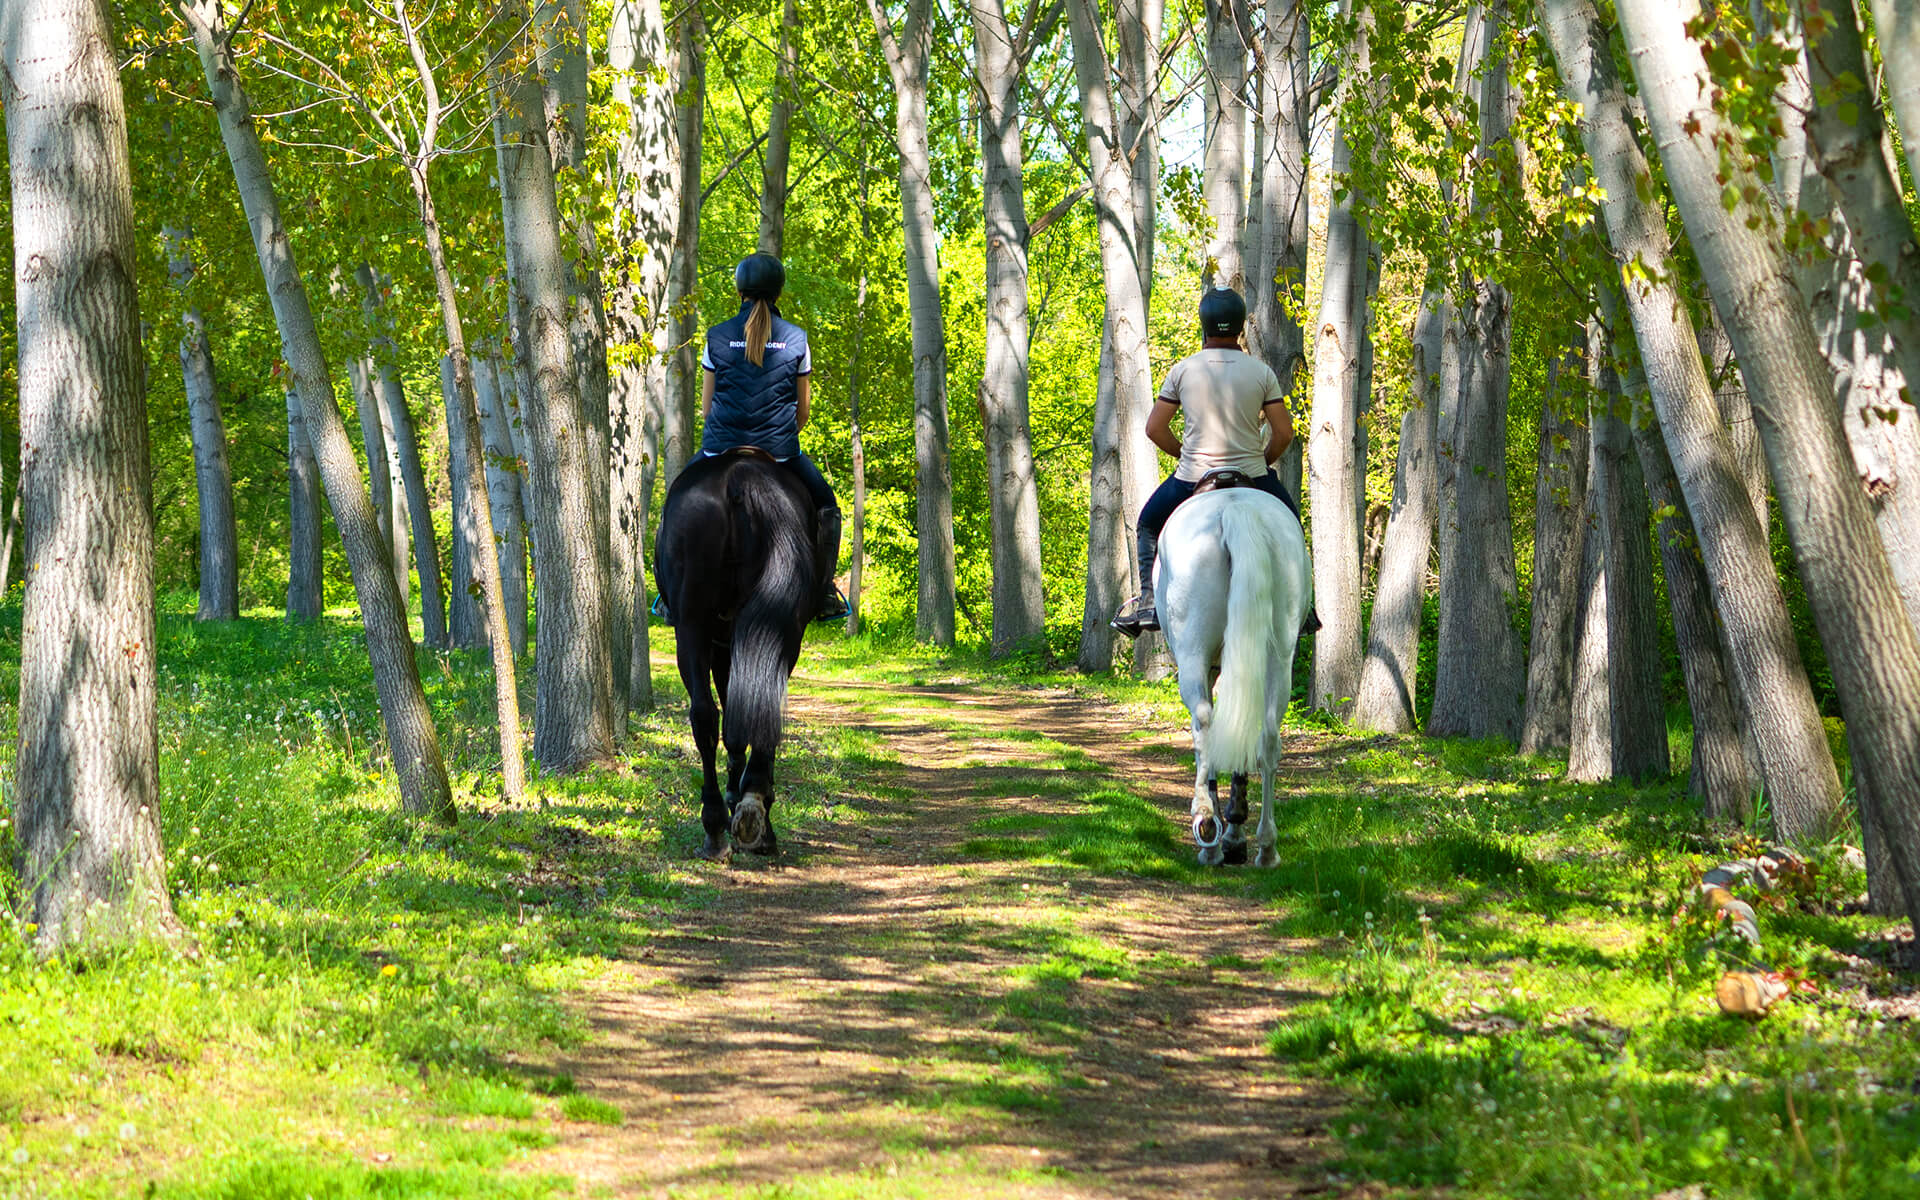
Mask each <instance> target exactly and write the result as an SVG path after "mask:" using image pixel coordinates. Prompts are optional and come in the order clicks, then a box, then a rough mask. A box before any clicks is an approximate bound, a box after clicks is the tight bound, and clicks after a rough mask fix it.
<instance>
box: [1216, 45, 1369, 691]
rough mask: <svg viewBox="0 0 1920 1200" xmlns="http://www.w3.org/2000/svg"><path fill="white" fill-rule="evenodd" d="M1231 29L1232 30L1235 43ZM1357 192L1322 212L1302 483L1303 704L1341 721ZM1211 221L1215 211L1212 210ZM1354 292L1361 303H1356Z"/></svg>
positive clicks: (1351, 602) (1348, 682) (1354, 659)
mask: <svg viewBox="0 0 1920 1200" xmlns="http://www.w3.org/2000/svg"><path fill="white" fill-rule="evenodd" d="M1370 24H1371V22H1370V21H1368V20H1367V14H1364V13H1363V15H1362V17H1361V23H1360V26H1359V28H1358V29H1357V30H1356V32H1355V35H1354V40H1353V43H1352V44H1351V45H1350V46H1349V47H1348V49H1347V59H1346V62H1345V63H1344V64H1343V68H1344V69H1343V73H1342V80H1343V83H1342V86H1343V92H1342V99H1343V101H1344V100H1348V99H1351V97H1352V90H1353V89H1355V88H1358V87H1361V86H1363V85H1364V82H1365V81H1366V79H1367V75H1368V73H1369V71H1370V70H1371V69H1372V64H1371V61H1370V59H1369V56H1368V52H1367V36H1368V32H1369V26H1370ZM1238 37H1239V35H1238V33H1237V32H1235V33H1234V38H1235V41H1236V42H1237V41H1238ZM1349 112H1351V109H1346V108H1342V110H1341V113H1340V120H1339V123H1338V124H1337V125H1336V126H1335V128H1334V132H1333V162H1332V169H1333V178H1334V181H1335V183H1334V186H1335V187H1336V188H1339V187H1342V186H1345V183H1346V180H1347V177H1348V173H1349V171H1350V170H1351V168H1352V163H1353V156H1352V153H1351V151H1350V150H1349V149H1348V145H1347V128H1346V126H1347V121H1348V113H1349ZM1359 203H1360V195H1359V193H1358V192H1357V191H1355V190H1353V189H1352V188H1350V187H1349V188H1348V190H1347V192H1346V194H1345V195H1344V196H1343V197H1338V198H1336V199H1335V200H1334V202H1333V208H1332V210H1331V211H1330V212H1329V213H1328V214H1327V248H1326V257H1325V267H1324V273H1323V275H1322V277H1321V278H1322V282H1321V289H1320V313H1319V318H1318V320H1317V321H1316V322H1315V332H1314V349H1313V408H1312V412H1311V417H1310V420H1309V423H1308V430H1307V451H1306V455H1307V486H1308V489H1309V493H1308V494H1309V497H1310V503H1311V504H1312V508H1313V599H1314V605H1315V607H1316V608H1317V609H1318V610H1319V613H1320V622H1321V626H1320V632H1319V633H1318V634H1316V635H1315V637H1314V642H1313V684H1312V687H1311V688H1310V690H1309V693H1308V696H1309V703H1311V704H1312V705H1313V707H1315V708H1320V709H1325V710H1326V711H1328V712H1330V713H1333V714H1334V715H1335V716H1339V717H1345V716H1346V715H1348V713H1349V712H1350V711H1351V709H1352V705H1353V698H1354V696H1356V695H1357V694H1358V693H1359V691H1360V667H1361V662H1362V658H1361V622H1360V578H1361V573H1360V528H1361V515H1360V513H1359V511H1358V510H1357V507H1356V505H1355V502H1354V497H1355V495H1356V494H1357V493H1359V492H1361V491H1363V487H1364V479H1365V474H1364V471H1363V469H1362V465H1361V463H1360V462H1359V461H1358V460H1357V455H1356V449H1357V446H1358V442H1357V441H1356V438H1357V436H1358V431H1359V427H1360V409H1361V404H1362V399H1361V397H1362V394H1363V393H1362V390H1361V389H1362V383H1361V378H1360V376H1361V362H1362V358H1363V356H1364V351H1363V347H1362V345H1361V342H1362V339H1363V336H1364V334H1363V331H1364V329H1365V324H1366V306H1365V294H1366V287H1367V276H1368V264H1367V257H1368V256H1367V242H1366V238H1365V236H1364V235H1363V234H1362V233H1361V231H1360V220H1359V215H1358V212H1357V211H1356V208H1357V205H1358V204H1359ZM1216 215H1217V214H1216ZM1356 292H1357V293H1358V294H1359V296H1360V298H1361V303H1360V304H1359V305H1358V306H1357V307H1358V310H1359V311H1358V312H1356V305H1355V303H1354V300H1355V295H1356Z"/></svg>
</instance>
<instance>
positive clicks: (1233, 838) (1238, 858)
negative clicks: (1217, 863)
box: [1213, 772, 1247, 867]
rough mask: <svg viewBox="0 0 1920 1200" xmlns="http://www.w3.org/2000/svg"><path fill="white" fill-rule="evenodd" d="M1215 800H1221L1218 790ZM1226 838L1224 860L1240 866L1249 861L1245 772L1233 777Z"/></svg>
mask: <svg viewBox="0 0 1920 1200" xmlns="http://www.w3.org/2000/svg"><path fill="white" fill-rule="evenodd" d="M1213 798H1214V802H1215V803H1216V804H1217V803H1219V800H1220V793H1219V791H1218V790H1216V791H1215V792H1214V796H1213ZM1225 821H1226V824H1227V833H1226V840H1225V841H1224V842H1223V843H1222V846H1223V849H1224V851H1225V857H1224V859H1223V861H1224V862H1225V863H1226V864H1227V865H1228V866H1230V867H1232V866H1239V865H1240V864H1241V863H1244V862H1246V861H1247V777H1246V774H1245V773H1244V772H1243V773H1241V774H1238V775H1235V776H1234V777H1233V784H1232V788H1231V790H1230V791H1229V792H1228V793H1227V812H1226V817H1225Z"/></svg>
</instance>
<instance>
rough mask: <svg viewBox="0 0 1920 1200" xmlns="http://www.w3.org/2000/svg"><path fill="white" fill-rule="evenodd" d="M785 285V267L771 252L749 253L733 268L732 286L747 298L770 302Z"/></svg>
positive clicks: (776, 297)
mask: <svg viewBox="0 0 1920 1200" xmlns="http://www.w3.org/2000/svg"><path fill="white" fill-rule="evenodd" d="M786 286H787V269H786V268H785V267H783V266H781V265H780V260H779V259H777V258H775V257H774V256H773V255H771V254H749V255H747V256H746V257H745V258H743V259H741V260H740V265H739V266H737V267H735V268H734V269H733V287H734V290H735V291H737V292H739V293H740V294H741V295H742V296H744V297H746V298H747V299H748V300H766V301H768V302H772V301H774V300H778V299H779V298H780V292H781V290H782V289H783V288H785V287H786Z"/></svg>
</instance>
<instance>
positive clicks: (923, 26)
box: [867, 0, 1117, 646]
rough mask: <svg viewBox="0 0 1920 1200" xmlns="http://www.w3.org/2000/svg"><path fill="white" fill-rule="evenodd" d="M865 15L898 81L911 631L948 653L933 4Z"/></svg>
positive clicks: (950, 620)
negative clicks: (909, 386) (908, 390)
mask: <svg viewBox="0 0 1920 1200" xmlns="http://www.w3.org/2000/svg"><path fill="white" fill-rule="evenodd" d="M867 8H868V9H869V10H870V11H871V12H872V14H873V23H874V27H875V28H876V29H877V30H878V31H879V34H880V48H881V51H882V52H883V53H884V54H885V55H886V60H887V71H888V73H889V74H890V75H891V76H892V79H893V92H894V106H895V107H894V140H895V142H896V143H897V145H898V147H899V151H900V210H901V224H902V228H903V229H904V231H905V236H906V255H907V307H908V310H909V312H910V313H911V315H912V322H913V446H914V479H915V481H916V482H915V497H914V532H915V534H916V535H917V537H918V542H919V560H920V561H919V572H918V575H919V605H918V607H917V608H916V609H915V615H914V631H915V633H916V635H917V636H918V637H919V638H920V639H921V640H922V641H929V642H933V643H934V644H935V645H940V646H951V645H952V644H953V636H954V558H953V473H952V467H951V465H950V462H949V450H948V433H947V333H946V318H945V316H944V315H943V313H942V311H941V306H940V259H939V242H938V239H937V238H936V236H935V234H934V228H933V177H932V164H931V162H930V160H929V157H928V151H927V83H928V74H929V71H930V69H931V65H932V59H933V0H907V19H906V23H905V24H904V25H903V26H901V27H900V29H899V30H898V31H896V30H895V28H894V25H893V20H892V18H890V17H889V16H888V15H887V10H886V6H885V4H884V3H883V2H882V0H867ZM1103 69H1104V68H1103ZM1116 603H1117V601H1116Z"/></svg>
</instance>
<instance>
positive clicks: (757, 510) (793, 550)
mask: <svg viewBox="0 0 1920 1200" xmlns="http://www.w3.org/2000/svg"><path fill="white" fill-rule="evenodd" d="M727 502H728V505H729V507H731V508H732V509H733V511H734V512H735V513H736V514H737V517H736V520H737V522H738V524H737V525H736V529H737V530H738V531H739V532H740V533H742V534H743V535H744V536H743V537H742V543H743V545H746V546H750V547H751V548H750V549H749V550H748V554H749V555H751V557H747V559H746V561H749V562H751V561H754V560H755V559H757V560H758V561H759V562H760V563H761V564H762V566H761V570H760V577H759V579H758V580H756V581H755V583H754V585H753V590H752V591H751V592H750V593H749V594H748V595H747V597H746V602H745V603H744V604H742V605H741V607H740V613H739V615H738V616H737V617H735V618H734V623H733V664H732V672H731V677H730V679H729V680H728V683H727V710H726V731H725V741H726V743H727V744H728V745H729V746H741V745H745V746H751V747H753V748H754V749H756V750H760V751H764V752H768V753H771V752H772V751H773V750H775V749H777V748H778V747H779V745H780V726H781V724H782V721H783V719H784V717H785V714H786V708H787V675H788V673H789V672H791V671H792V670H793V664H794V662H795V660H797V659H798V658H799V657H800V639H801V636H802V634H803V633H804V632H805V630H806V622H807V618H808V617H809V616H811V615H812V611H813V609H812V598H813V591H814V587H815V581H814V563H813V531H812V528H811V525H810V522H809V520H808V516H809V514H808V513H807V511H806V509H805V506H804V505H801V504H797V503H795V502H794V499H793V497H792V496H790V495H788V494H786V493H785V492H784V490H783V489H780V488H778V487H775V486H771V485H770V483H769V481H768V480H767V479H766V478H765V477H764V476H760V477H758V478H756V477H755V475H754V474H749V473H735V474H734V475H733V477H732V478H731V479H729V480H728V483H727ZM754 543H757V545H754Z"/></svg>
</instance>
